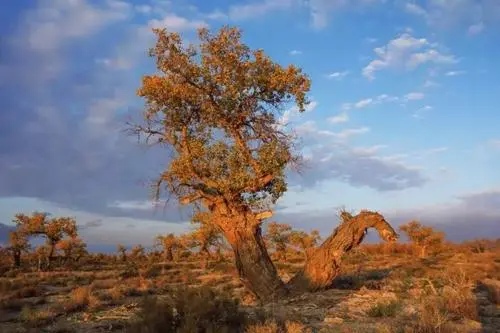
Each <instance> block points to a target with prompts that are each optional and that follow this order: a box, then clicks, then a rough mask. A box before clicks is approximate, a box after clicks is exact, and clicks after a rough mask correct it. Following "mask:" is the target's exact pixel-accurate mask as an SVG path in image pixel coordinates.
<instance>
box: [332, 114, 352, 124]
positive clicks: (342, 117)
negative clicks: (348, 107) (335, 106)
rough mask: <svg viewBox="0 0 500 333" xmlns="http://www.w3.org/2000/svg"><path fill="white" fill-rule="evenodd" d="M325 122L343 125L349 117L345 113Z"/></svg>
mask: <svg viewBox="0 0 500 333" xmlns="http://www.w3.org/2000/svg"><path fill="white" fill-rule="evenodd" d="M327 120H328V122H329V123H330V124H340V123H345V122H348V121H349V115H348V114H347V112H343V113H341V114H338V115H336V116H333V117H329V118H328V119H327Z"/></svg>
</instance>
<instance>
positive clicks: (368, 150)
mask: <svg viewBox="0 0 500 333" xmlns="http://www.w3.org/2000/svg"><path fill="white" fill-rule="evenodd" d="M383 148H387V145H374V146H371V147H356V148H353V149H352V151H353V152H354V153H355V154H359V155H373V154H375V153H377V152H379V151H380V150H381V149H383Z"/></svg>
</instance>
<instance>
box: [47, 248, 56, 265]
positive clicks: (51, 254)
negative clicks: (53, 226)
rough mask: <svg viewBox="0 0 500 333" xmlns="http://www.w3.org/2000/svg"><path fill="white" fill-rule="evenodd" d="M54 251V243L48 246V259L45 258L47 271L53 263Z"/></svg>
mask: <svg viewBox="0 0 500 333" xmlns="http://www.w3.org/2000/svg"><path fill="white" fill-rule="evenodd" d="M55 249H56V243H55V242H51V243H50V245H49V254H48V257H47V259H48V260H47V269H48V270H50V268H51V267H52V263H53V262H54V252H55Z"/></svg>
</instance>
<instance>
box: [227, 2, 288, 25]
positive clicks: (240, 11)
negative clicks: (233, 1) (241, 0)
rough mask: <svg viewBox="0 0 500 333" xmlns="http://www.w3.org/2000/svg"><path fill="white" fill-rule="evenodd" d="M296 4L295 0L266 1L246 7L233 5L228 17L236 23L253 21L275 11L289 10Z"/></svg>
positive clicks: (246, 5)
mask: <svg viewBox="0 0 500 333" xmlns="http://www.w3.org/2000/svg"><path fill="white" fill-rule="evenodd" d="M294 2H295V1H294V0H264V1H260V2H253V3H249V4H245V5H233V6H231V7H230V8H229V13H228V16H229V18H230V19H231V20H234V21H241V20H247V19H253V18H257V17H261V16H263V15H266V14H268V13H270V12H273V11H278V10H284V9H288V8H290V7H292V5H293V4H294Z"/></svg>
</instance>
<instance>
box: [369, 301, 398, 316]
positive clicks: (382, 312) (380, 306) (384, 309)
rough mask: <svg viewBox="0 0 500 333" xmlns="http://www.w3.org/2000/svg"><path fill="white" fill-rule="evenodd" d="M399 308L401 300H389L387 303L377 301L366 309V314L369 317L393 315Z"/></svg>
mask: <svg viewBox="0 0 500 333" xmlns="http://www.w3.org/2000/svg"><path fill="white" fill-rule="evenodd" d="M400 309H401V302H399V301H391V302H389V303H387V302H384V303H377V304H375V305H374V306H372V307H371V308H370V309H369V310H368V311H367V315H368V316H370V317H377V318H378V317H394V316H395V315H396V313H397V312H398V311H399V310H400Z"/></svg>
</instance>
